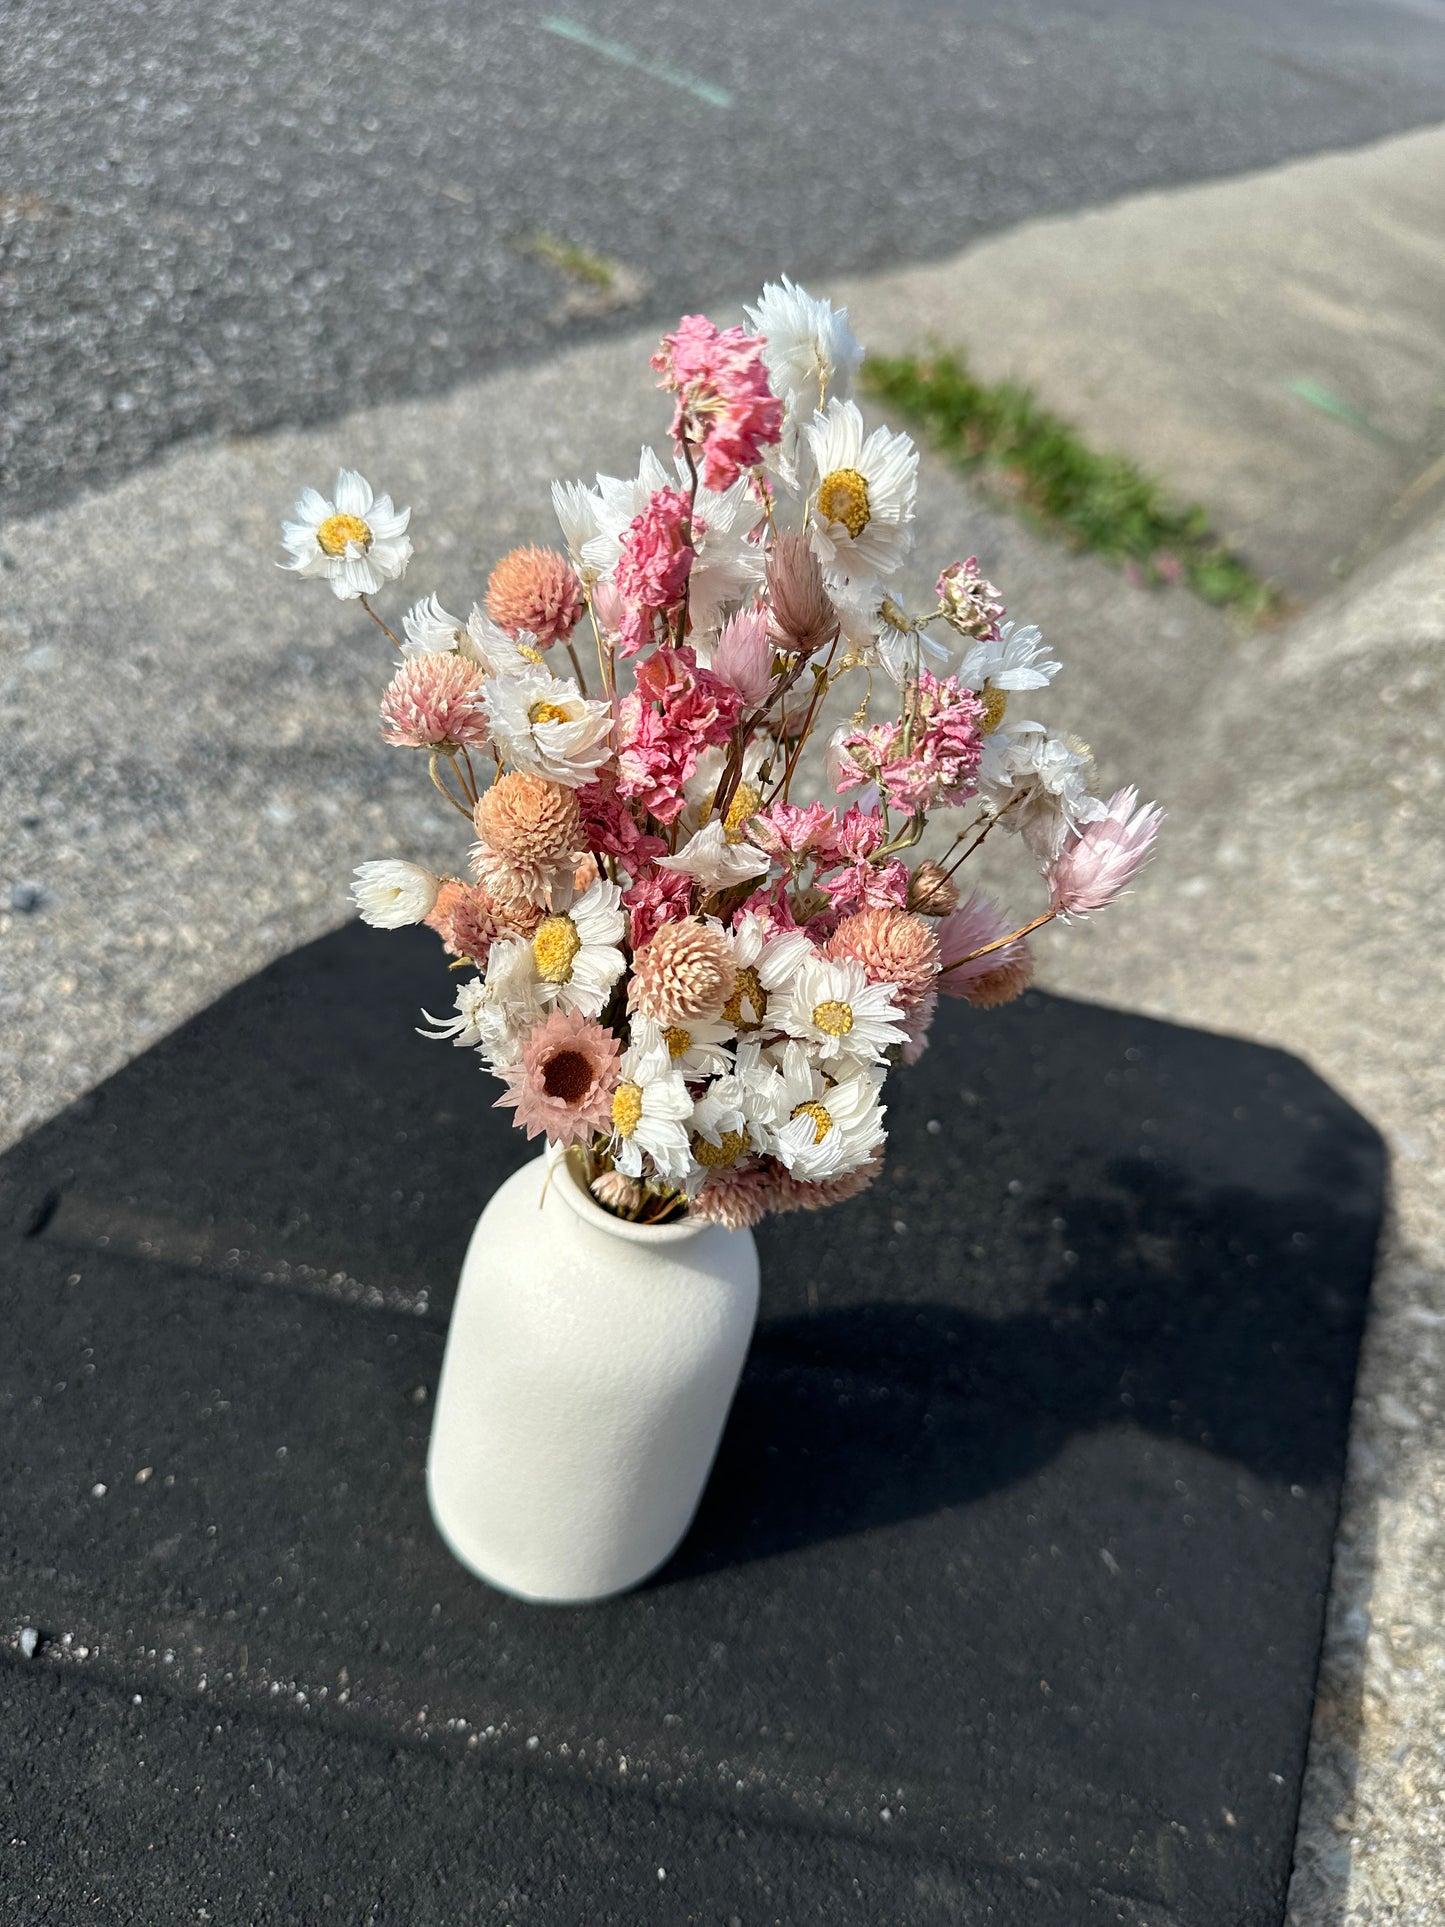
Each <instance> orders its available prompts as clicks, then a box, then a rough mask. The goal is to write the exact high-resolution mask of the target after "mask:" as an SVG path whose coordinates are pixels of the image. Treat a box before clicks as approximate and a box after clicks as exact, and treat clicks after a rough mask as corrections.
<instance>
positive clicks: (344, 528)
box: [316, 515, 371, 556]
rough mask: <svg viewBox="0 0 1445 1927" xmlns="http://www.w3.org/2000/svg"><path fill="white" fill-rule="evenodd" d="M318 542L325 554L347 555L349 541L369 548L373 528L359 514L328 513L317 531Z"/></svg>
mask: <svg viewBox="0 0 1445 1927" xmlns="http://www.w3.org/2000/svg"><path fill="white" fill-rule="evenodd" d="M316 542H317V546H318V547H319V548H320V550H321V553H322V554H323V555H331V556H336V555H345V553H346V546H347V544H348V543H349V542H354V543H355V544H356V546H357V548H359V549H369V548H370V547H371V530H370V529H369V528H368V527H367V526H366V524H365V522H363V521H362V519H361V517H360V516H359V515H328V516H327V518H326V520H325V521H324V522H323V523H322V524H321V527H320V528H319V529H318V530H317V531H316Z"/></svg>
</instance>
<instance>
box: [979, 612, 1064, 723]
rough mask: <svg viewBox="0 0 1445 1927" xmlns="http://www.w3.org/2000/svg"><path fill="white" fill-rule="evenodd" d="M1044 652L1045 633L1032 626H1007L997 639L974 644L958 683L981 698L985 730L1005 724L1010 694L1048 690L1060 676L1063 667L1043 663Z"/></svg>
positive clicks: (1049, 662)
mask: <svg viewBox="0 0 1445 1927" xmlns="http://www.w3.org/2000/svg"><path fill="white" fill-rule="evenodd" d="M1043 652H1044V638H1043V633H1042V631H1041V630H1039V629H1037V628H1036V627H1035V626H1034V624H1033V623H1031V622H1030V623H1013V622H1006V623H1004V625H1003V627H1002V628H1001V629H1000V630H999V632H998V635H997V637H996V638H991V639H988V640H985V641H983V642H976V643H974V645H973V647H972V648H971V649H970V650H969V652H968V654H967V655H966V656H965V657H964V659H963V661H962V662H961V663H960V664H959V668H958V680H959V681H960V682H961V683H962V684H963V685H964V687H965V688H966V689H973V690H977V691H978V692H979V694H981V695H982V697H983V699H984V703H985V707H986V712H987V713H986V716H985V724H984V726H985V728H986V729H989V730H995V729H997V728H998V726H999V724H1000V723H1001V722H1002V721H1003V715H1004V706H1005V705H1006V703H1007V702H1008V698H1009V692H1010V691H1012V690H1016V689H1047V688H1048V686H1049V684H1050V683H1051V682H1052V681H1053V679H1054V677H1055V676H1057V675H1058V673H1059V671H1060V669H1061V668H1062V667H1063V664H1062V663H1059V662H1055V661H1053V660H1052V658H1050V659H1047V660H1044V661H1041V660H1040V658H1041V657H1042V656H1043Z"/></svg>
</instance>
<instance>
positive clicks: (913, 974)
mask: <svg viewBox="0 0 1445 1927" xmlns="http://www.w3.org/2000/svg"><path fill="white" fill-rule="evenodd" d="M824 954H825V955H826V956H829V957H851V958H852V959H853V961H854V962H855V963H860V964H862V966H863V974H864V976H865V977H866V978H867V979H868V981H869V983H870V984H893V985H895V986H896V988H897V991H898V1002H899V1004H900V1006H901V1007H902V1008H903V1009H904V1010H905V1011H907V1010H910V1009H912V1007H913V1006H914V1005H915V1004H917V1003H919V1002H921V1000H922V999H923V998H924V997H925V996H926V995H927V994H928V992H929V991H930V990H931V989H932V988H933V982H934V979H935V978H936V977H937V975H938V961H939V959H938V938H937V936H936V935H935V934H934V932H933V931H932V929H931V928H930V927H929V926H928V924H926V923H925V922H924V921H923V919H922V918H921V917H916V916H913V915H912V914H910V912H909V911H907V910H899V909H897V908H896V907H895V906H894V905H892V904H875V905H871V906H870V907H868V908H867V909H863V910H855V911H854V912H853V914H852V916H849V917H844V919H843V921H842V922H841V923H840V924H839V925H838V928H837V930H836V931H835V932H834V933H833V935H832V937H830V938H829V940H828V944H827V947H826V950H825V953H824Z"/></svg>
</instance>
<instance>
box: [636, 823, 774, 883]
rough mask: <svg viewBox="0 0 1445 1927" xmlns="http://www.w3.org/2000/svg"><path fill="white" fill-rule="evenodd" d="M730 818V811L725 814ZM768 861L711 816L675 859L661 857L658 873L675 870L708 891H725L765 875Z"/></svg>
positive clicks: (760, 851) (751, 845)
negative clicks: (736, 884) (705, 887)
mask: <svg viewBox="0 0 1445 1927" xmlns="http://www.w3.org/2000/svg"><path fill="white" fill-rule="evenodd" d="M728 815H729V817H731V815H732V811H731V810H729V812H728ZM770 863H771V859H770V858H769V857H768V856H767V855H766V854H765V853H764V852H763V851H762V850H759V849H757V848H756V847H755V846H754V845H753V844H751V843H746V842H744V841H743V840H742V837H741V836H740V835H736V834H730V833H729V831H728V830H727V828H726V826H725V825H724V824H723V822H722V819H721V818H720V817H716V816H714V817H711V818H709V820H708V821H707V822H706V823H704V824H703V826H702V828H701V829H700V830H696V831H694V833H693V834H692V835H691V836H690V837H689V838H688V839H687V841H686V843H684V844H683V846H682V848H681V849H680V850H679V851H678V853H677V855H676V856H660V857H659V858H658V859H657V867H658V869H659V870H676V871H677V872H678V873H679V874H680V875H682V876H689V877H696V878H697V880H698V882H699V883H702V884H705V885H706V886H707V888H708V889H709V890H726V889H727V888H729V886H730V885H732V884H734V883H746V882H748V880H749V879H750V878H752V877H761V876H766V875H767V873H768V869H769V867H770Z"/></svg>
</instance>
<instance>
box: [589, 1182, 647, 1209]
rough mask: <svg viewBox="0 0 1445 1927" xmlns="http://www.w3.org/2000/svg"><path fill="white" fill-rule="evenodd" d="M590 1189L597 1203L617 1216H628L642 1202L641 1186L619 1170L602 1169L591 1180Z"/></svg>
mask: <svg viewBox="0 0 1445 1927" xmlns="http://www.w3.org/2000/svg"><path fill="white" fill-rule="evenodd" d="M591 1191H592V1195H593V1197H594V1198H596V1200H597V1202H598V1203H599V1204H601V1205H605V1206H606V1207H607V1209H608V1210H609V1211H615V1212H616V1213H617V1214H618V1216H619V1217H624V1218H625V1217H629V1216H630V1215H631V1214H632V1213H633V1212H634V1211H636V1210H637V1209H638V1208H639V1206H640V1205H641V1203H642V1186H641V1185H640V1184H639V1183H638V1182H637V1180H636V1179H635V1178H629V1177H624V1176H623V1174H622V1172H621V1171H603V1172H602V1173H600V1175H599V1176H597V1177H595V1178H594V1179H593V1180H592V1185H591Z"/></svg>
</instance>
